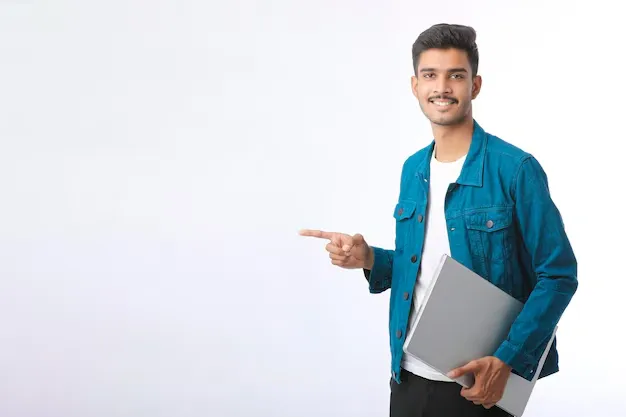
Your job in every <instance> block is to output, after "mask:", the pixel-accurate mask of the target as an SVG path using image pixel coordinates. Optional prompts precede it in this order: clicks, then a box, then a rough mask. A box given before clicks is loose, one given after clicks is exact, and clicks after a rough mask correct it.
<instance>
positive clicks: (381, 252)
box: [363, 247, 392, 294]
mask: <svg viewBox="0 0 626 417" xmlns="http://www.w3.org/2000/svg"><path fill="white" fill-rule="evenodd" d="M372 249H373V251H374V264H373V266H372V270H371V271H370V270H368V269H364V270H363V273H364V275H365V279H367V281H368V282H369V291H370V293H372V294H376V293H381V292H383V291H385V290H387V289H388V288H389V287H390V283H391V269H392V266H391V264H390V261H389V255H388V253H387V252H388V251H386V250H385V249H382V248H377V247H372Z"/></svg>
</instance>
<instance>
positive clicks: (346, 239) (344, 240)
mask: <svg viewBox="0 0 626 417" xmlns="http://www.w3.org/2000/svg"><path fill="white" fill-rule="evenodd" d="M340 245H341V246H340V247H341V249H342V250H343V251H344V252H345V253H346V254H349V253H350V250H351V249H352V247H353V246H354V239H353V238H352V236H349V235H341V243H340Z"/></svg>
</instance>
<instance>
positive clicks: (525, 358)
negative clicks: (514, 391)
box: [493, 341, 537, 381]
mask: <svg viewBox="0 0 626 417" xmlns="http://www.w3.org/2000/svg"><path fill="white" fill-rule="evenodd" d="M493 356H495V357H496V358H498V359H500V360H501V361H502V362H504V363H506V364H507V365H509V366H510V367H511V368H512V370H513V371H515V373H517V374H518V375H519V376H521V377H522V378H524V379H526V380H528V381H531V380H532V379H533V377H534V376H535V375H534V373H535V367H536V365H537V364H536V363H535V360H534V358H532V357H531V356H529V355H527V354H525V353H524V352H522V351H521V350H520V349H519V348H517V347H516V346H514V345H512V344H511V343H509V342H508V341H504V342H503V343H502V344H501V345H500V347H499V348H498V350H496V352H495V353H494V355H493Z"/></svg>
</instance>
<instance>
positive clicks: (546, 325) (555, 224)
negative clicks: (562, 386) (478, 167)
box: [494, 156, 578, 380]
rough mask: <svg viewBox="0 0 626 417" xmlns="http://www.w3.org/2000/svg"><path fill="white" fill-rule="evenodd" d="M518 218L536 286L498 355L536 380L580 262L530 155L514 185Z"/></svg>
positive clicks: (572, 290) (543, 177)
mask: <svg viewBox="0 0 626 417" xmlns="http://www.w3.org/2000/svg"><path fill="white" fill-rule="evenodd" d="M511 192H512V195H513V197H514V199H515V216H516V218H517V221H518V226H519V231H520V233H521V238H522V239H521V240H522V242H523V244H524V246H525V248H526V250H527V251H528V254H529V256H530V260H531V262H532V267H533V270H534V272H535V274H536V277H537V284H536V286H535V287H534V289H533V290H532V292H531V294H530V296H529V298H528V300H527V301H526V303H525V304H524V308H523V309H522V311H521V313H520V314H519V316H518V317H517V319H516V320H515V322H514V323H513V325H512V327H511V330H510V332H509V335H508V338H507V340H506V341H505V342H503V343H502V345H501V346H500V347H499V348H498V349H497V351H496V352H495V354H494V356H496V357H497V358H499V359H500V360H502V361H503V362H505V363H506V364H508V365H509V366H511V367H512V368H513V369H514V370H516V371H517V372H518V373H519V374H520V375H521V376H522V377H524V378H526V379H529V380H530V379H532V377H533V376H534V372H535V369H536V366H537V363H538V361H539V358H540V356H541V354H542V353H543V349H544V348H545V346H546V344H547V343H548V340H549V338H550V336H551V335H552V332H553V330H554V328H555V326H556V325H557V324H558V321H559V320H560V318H561V315H562V314H563V312H564V310H565V308H566V307H567V306H568V304H569V302H570V300H571V299H572V297H573V295H574V293H575V292H576V289H577V288H578V278H577V262H576V257H575V256H574V252H573V250H572V247H571V245H570V242H569V239H568V237H567V235H566V233H565V230H564V225H563V221H562V219H561V215H560V213H559V210H558V209H557V207H556V205H555V204H554V202H553V201H552V198H551V196H550V192H549V189H548V181H547V177H546V174H545V172H544V171H543V169H542V167H541V166H540V164H539V162H537V160H536V159H535V158H533V157H532V156H530V157H528V158H527V159H525V160H524V161H522V163H521V165H520V167H519V170H518V174H517V177H516V178H515V180H514V181H513V185H512V190H511Z"/></svg>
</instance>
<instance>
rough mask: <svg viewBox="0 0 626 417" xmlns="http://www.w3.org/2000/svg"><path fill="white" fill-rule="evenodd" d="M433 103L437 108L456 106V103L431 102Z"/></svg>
mask: <svg viewBox="0 0 626 417" xmlns="http://www.w3.org/2000/svg"><path fill="white" fill-rule="evenodd" d="M431 103H433V104H435V105H436V106H439V107H447V106H450V105H451V104H454V101H439V100H434V101H431Z"/></svg>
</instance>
